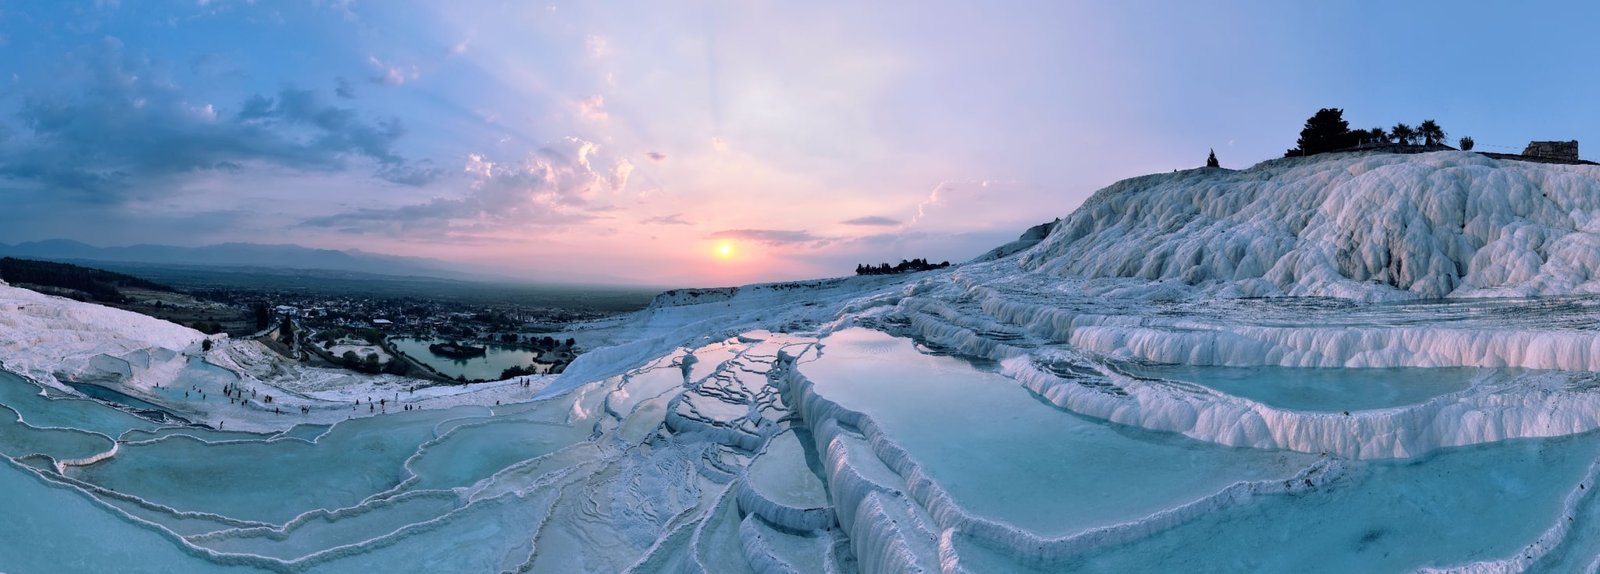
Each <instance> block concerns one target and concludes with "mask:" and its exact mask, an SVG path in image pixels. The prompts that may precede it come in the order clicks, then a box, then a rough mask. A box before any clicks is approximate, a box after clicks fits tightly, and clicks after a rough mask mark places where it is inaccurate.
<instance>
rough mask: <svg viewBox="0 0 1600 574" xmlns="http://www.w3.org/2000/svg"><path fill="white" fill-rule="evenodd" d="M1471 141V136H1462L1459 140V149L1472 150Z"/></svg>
mask: <svg viewBox="0 0 1600 574" xmlns="http://www.w3.org/2000/svg"><path fill="white" fill-rule="evenodd" d="M1473 143H1474V142H1473V141H1472V136H1463V137H1462V138H1461V142H1460V146H1461V151H1472V145H1473Z"/></svg>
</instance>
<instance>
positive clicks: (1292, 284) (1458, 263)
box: [1021, 152, 1600, 300]
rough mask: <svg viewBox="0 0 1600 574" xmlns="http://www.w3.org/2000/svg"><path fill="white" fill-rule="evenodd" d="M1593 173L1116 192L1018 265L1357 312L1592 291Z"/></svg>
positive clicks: (1171, 184)
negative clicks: (1308, 301)
mask: <svg viewBox="0 0 1600 574" xmlns="http://www.w3.org/2000/svg"><path fill="white" fill-rule="evenodd" d="M1597 247H1600V166H1590V165H1550V164H1538V163H1527V162H1519V161H1500V160H1494V159H1490V158H1487V157H1484V156H1481V155H1478V154H1474V153H1467V152H1435V153H1428V154H1420V155H1394V154H1381V153H1374V154H1332V155H1325V156H1314V157H1310V158H1295V159H1283V160H1275V161H1271V162H1267V163H1264V164H1261V165H1258V166H1255V167H1252V168H1250V169H1247V170H1242V171H1231V170H1224V169H1211V168H1202V169H1194V170H1187V171H1183V172H1177V173H1173V174H1157V175H1150V176H1145V177H1139V178H1134V179H1129V180H1125V181H1122V182H1119V183H1117V184H1115V185H1112V186H1111V187H1108V188H1106V189H1104V190H1101V191H1100V192H1098V193H1096V194H1095V195H1094V196H1093V197H1091V198H1090V199H1089V200H1088V201H1087V202H1085V203H1084V205H1083V206H1082V207H1081V208H1079V209H1078V210H1077V211H1076V212H1074V213H1073V214H1072V215H1071V216H1069V217H1067V218H1066V219H1065V220H1064V221H1062V222H1061V223H1060V224H1058V227H1057V229H1056V231H1055V233H1053V234H1052V235H1051V236H1050V237H1049V238H1048V239H1046V240H1045V241H1044V242H1043V243H1042V244H1041V245H1039V246H1038V247H1037V248H1035V249H1033V250H1031V251H1030V252H1029V253H1027V254H1026V255H1024V256H1023V257H1022V260H1021V262H1022V265H1023V267H1024V268H1025V269H1028V270H1038V271H1043V272H1046V273H1050V274H1053V275H1056V276H1060V277H1079V278H1109V277H1130V278H1138V279H1144V280H1149V281H1176V282H1181V283H1183V284H1185V285H1189V286H1193V287H1194V288H1196V289H1197V290H1199V291H1201V292H1204V293H1207V294H1215V295H1222V296H1250V297H1259V296H1273V295H1297V296H1317V297H1343V298H1352V299H1363V300H1403V299H1418V298H1438V297H1446V296H1454V297H1485V296H1501V297H1503V296H1516V295H1557V294H1573V293H1596V292H1600V249H1596V248H1597Z"/></svg>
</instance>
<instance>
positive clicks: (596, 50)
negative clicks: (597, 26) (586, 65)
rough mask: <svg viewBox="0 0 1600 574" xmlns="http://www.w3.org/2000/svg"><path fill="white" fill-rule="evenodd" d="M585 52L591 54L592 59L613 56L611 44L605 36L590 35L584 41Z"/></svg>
mask: <svg viewBox="0 0 1600 574" xmlns="http://www.w3.org/2000/svg"><path fill="white" fill-rule="evenodd" d="M583 47H584V50H586V51H588V52H589V57H591V58H596V59H599V58H604V57H606V56H609V55H611V42H610V41H608V40H606V37H605V36H600V35H598V34H590V35H588V36H587V37H585V38H584V39H583Z"/></svg>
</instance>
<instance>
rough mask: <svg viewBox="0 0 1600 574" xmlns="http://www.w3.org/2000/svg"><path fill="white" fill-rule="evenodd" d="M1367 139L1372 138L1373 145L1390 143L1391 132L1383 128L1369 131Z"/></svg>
mask: <svg viewBox="0 0 1600 574" xmlns="http://www.w3.org/2000/svg"><path fill="white" fill-rule="evenodd" d="M1367 137H1370V138H1372V143H1389V132H1386V131H1383V128H1372V129H1370V130H1367Z"/></svg>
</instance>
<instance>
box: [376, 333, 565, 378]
mask: <svg viewBox="0 0 1600 574" xmlns="http://www.w3.org/2000/svg"><path fill="white" fill-rule="evenodd" d="M443 342H445V341H442V340H438V339H408V338H394V339H390V340H389V343H390V344H392V345H394V348H396V349H399V350H400V352H402V353H405V354H406V356H407V357H411V358H412V359H414V360H416V361H417V362H420V363H422V364H425V365H428V366H430V367H433V368H434V370H437V371H439V372H440V373H442V374H444V375H445V376H448V377H452V378H453V377H458V376H459V377H466V378H467V379H468V380H489V381H494V380H499V379H500V373H501V372H503V371H505V370H506V369H509V368H511V367H527V366H529V365H531V364H533V360H534V359H536V358H538V357H539V352H538V351H530V350H528V349H525V348H522V347H511V346H506V345H495V344H489V345H487V347H488V352H486V353H485V354H484V355H483V356H481V357H471V358H461V359H457V358H452V357H445V356H441V355H435V354H434V353H433V351H429V350H428V345H432V344H434V343H443Z"/></svg>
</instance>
